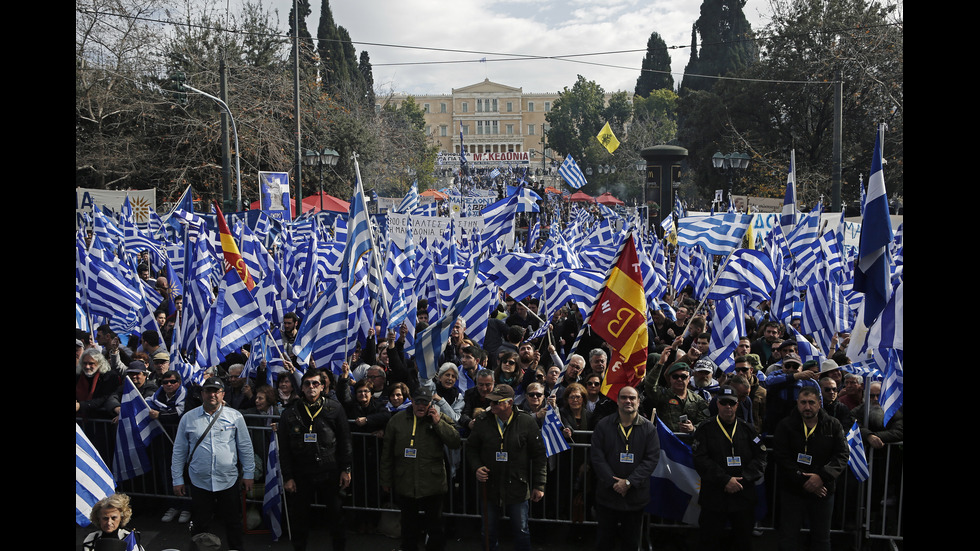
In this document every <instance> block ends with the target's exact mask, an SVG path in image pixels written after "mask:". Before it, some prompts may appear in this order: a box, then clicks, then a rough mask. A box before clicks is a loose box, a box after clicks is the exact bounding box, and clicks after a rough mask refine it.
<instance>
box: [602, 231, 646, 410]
mask: <svg viewBox="0 0 980 551" xmlns="http://www.w3.org/2000/svg"><path fill="white" fill-rule="evenodd" d="M646 313H647V300H646V294H645V293H644V292H643V274H642V272H641V271H640V260H639V257H638V256H637V254H636V243H635V242H634V241H633V235H632V234H630V236H629V237H627V238H626V243H624V244H623V248H622V250H621V251H620V252H619V258H618V259H617V260H616V264H615V265H614V266H613V268H612V270H610V272H609V277H608V278H607V279H606V283H605V285H604V286H603V288H602V291H601V292H600V293H599V299H598V300H597V301H596V305H595V309H594V310H593V311H592V317H591V319H590V320H589V325H590V326H591V328H592V330H593V331H595V333H596V334H597V335H599V336H600V337H602V338H603V339H604V340H605V341H606V342H607V343H609V346H611V347H612V348H613V354H612V358H610V359H609V367H607V368H606V375H605V377H604V378H603V381H602V393H603V394H605V395H606V396H608V397H609V398H612V399H613V400H616V399H617V398H618V397H619V390H620V389H621V388H622V387H624V386H626V385H629V386H636V385H637V384H638V383H639V382H640V381H642V380H643V376H644V374H645V373H646V367H647V344H648V342H647V315H646Z"/></svg>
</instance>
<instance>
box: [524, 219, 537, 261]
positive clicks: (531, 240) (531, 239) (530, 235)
mask: <svg viewBox="0 0 980 551" xmlns="http://www.w3.org/2000/svg"><path fill="white" fill-rule="evenodd" d="M539 237H541V222H540V221H539V220H535V221H534V226H532V227H531V229H530V230H528V232H527V245H526V246H525V247H524V252H526V253H533V252H534V246H535V245H537V244H538V238H539Z"/></svg>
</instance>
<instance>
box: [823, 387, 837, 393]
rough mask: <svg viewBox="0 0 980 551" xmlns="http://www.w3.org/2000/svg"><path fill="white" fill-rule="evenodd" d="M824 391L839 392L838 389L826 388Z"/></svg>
mask: <svg viewBox="0 0 980 551" xmlns="http://www.w3.org/2000/svg"><path fill="white" fill-rule="evenodd" d="M823 391H824V392H837V389H836V388H825V389H823Z"/></svg>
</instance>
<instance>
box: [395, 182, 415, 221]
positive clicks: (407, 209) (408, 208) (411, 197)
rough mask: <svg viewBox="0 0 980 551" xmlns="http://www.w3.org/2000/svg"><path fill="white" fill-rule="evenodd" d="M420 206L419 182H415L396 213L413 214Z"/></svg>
mask: <svg viewBox="0 0 980 551" xmlns="http://www.w3.org/2000/svg"><path fill="white" fill-rule="evenodd" d="M418 206H419V181H418V180H415V181H413V182H412V187H411V188H410V189H409V190H408V193H406V194H405V198H404V199H402V202H401V203H400V204H399V205H398V208H397V209H395V212H398V213H402V214H412V212H414V211H415V209H417V208H418Z"/></svg>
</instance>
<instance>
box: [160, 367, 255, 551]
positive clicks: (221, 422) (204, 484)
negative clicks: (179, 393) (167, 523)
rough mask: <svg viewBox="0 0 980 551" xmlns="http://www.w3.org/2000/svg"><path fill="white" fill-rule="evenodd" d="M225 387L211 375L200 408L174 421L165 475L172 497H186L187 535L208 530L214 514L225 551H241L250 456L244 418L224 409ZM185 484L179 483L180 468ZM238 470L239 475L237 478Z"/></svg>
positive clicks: (252, 459) (252, 463)
mask: <svg viewBox="0 0 980 551" xmlns="http://www.w3.org/2000/svg"><path fill="white" fill-rule="evenodd" d="M224 397H225V387H224V383H222V382H221V379H219V378H217V377H211V378H209V379H208V380H206V381H204V385H203V386H202V387H201V401H202V405H201V406H199V407H196V408H194V409H192V410H191V411H188V412H187V413H185V414H184V416H183V417H181V418H180V423H179V424H178V425H177V435H176V436H175V437H174V450H173V461H172V463H171V476H172V477H173V483H174V494H175V495H177V496H184V495H187V494H190V497H191V521H192V522H193V527H192V529H191V533H192V534H195V535H196V534H200V533H203V532H209V531H210V530H208V528H209V524H210V523H211V520H212V518H213V517H214V516H215V514H216V513H217V514H218V515H219V516H220V517H222V519H223V520H224V524H225V530H226V532H227V539H228V548H229V549H239V550H240V549H244V548H245V547H244V545H245V541H244V531H243V527H242V486H244V488H245V491H249V490H251V489H252V478H253V473H254V471H255V455H254V453H253V450H252V440H251V439H250V438H249V435H248V428H247V427H246V426H245V418H244V417H242V414H241V413H239V412H237V411H236V410H234V409H232V408H229V407H225V405H224ZM185 465H186V466H187V468H188V471H187V472H188V474H189V476H190V480H184V466H185ZM239 467H241V469H242V470H241V475H239Z"/></svg>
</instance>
